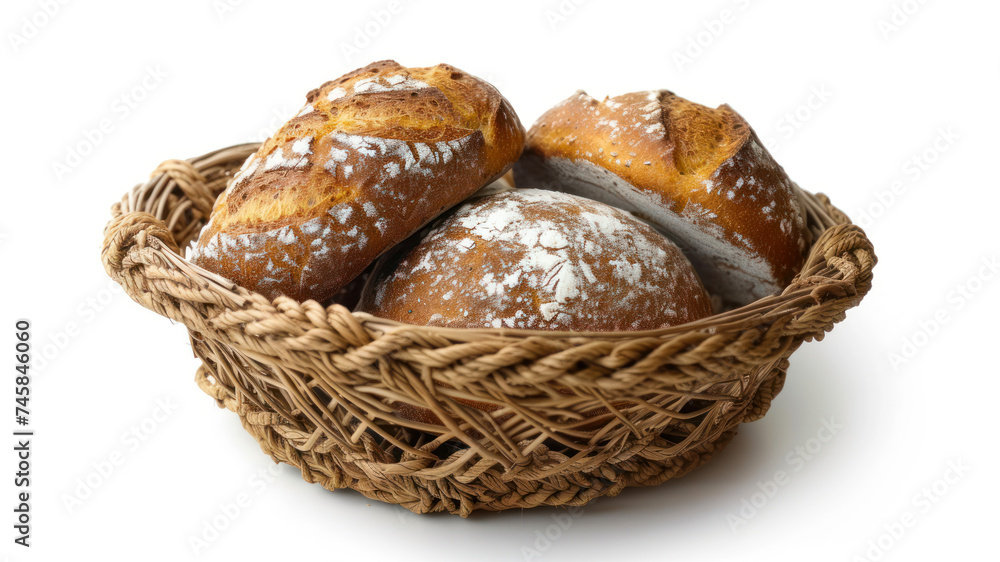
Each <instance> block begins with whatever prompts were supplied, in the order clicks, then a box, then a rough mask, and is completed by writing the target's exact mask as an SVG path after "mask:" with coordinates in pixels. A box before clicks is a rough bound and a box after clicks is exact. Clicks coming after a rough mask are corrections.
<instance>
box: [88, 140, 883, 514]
mask: <svg viewBox="0 0 1000 562" xmlns="http://www.w3.org/2000/svg"><path fill="white" fill-rule="evenodd" d="M257 147H258V145H257V144H245V145H240V146H234V147H230V148H226V149H223V150H219V151H217V152H212V153H210V154H206V155H205V156H201V157H198V158H193V159H191V160H188V161H182V160H170V161H167V162H164V163H163V164H161V165H160V167H159V168H157V170H156V171H155V172H154V173H153V175H152V178H151V179H150V180H149V181H148V182H146V183H144V184H141V185H139V186H137V187H136V188H135V189H133V190H132V191H131V192H129V193H128V194H127V195H126V196H125V197H124V198H123V199H122V201H121V203H117V204H115V205H114V206H113V207H112V216H113V218H112V220H111V221H110V222H109V223H108V225H107V227H106V229H105V241H104V247H103V252H102V259H103V262H104V267H105V269H106V270H107V272H108V274H109V275H110V276H111V277H112V278H114V279H115V280H116V281H117V282H118V283H120V284H121V285H122V287H124V289H125V291H126V292H128V294H129V295H130V296H131V297H132V298H133V299H134V300H135V301H136V302H138V303H139V304H141V305H143V306H145V307H146V308H148V309H150V310H153V311H154V312H157V313H158V314H160V315H162V316H166V317H167V318H170V319H172V320H176V321H178V322H181V323H183V324H184V325H185V326H187V327H188V332H189V334H190V339H191V344H192V346H193V348H194V352H195V354H196V355H197V356H198V357H199V358H200V359H201V360H202V363H203V364H202V366H201V367H200V368H199V369H198V372H197V374H196V377H195V378H196V381H197V383H198V385H199V386H200V387H201V389H202V390H204V391H205V392H206V393H207V394H208V395H209V396H211V397H213V398H214V399H215V400H216V402H217V403H218V404H219V406H222V407H225V408H228V409H229V410H232V411H233V412H236V414H237V415H238V416H239V418H240V421H241V422H242V423H243V427H244V428H246V430H247V431H249V432H250V433H251V434H252V435H253V436H254V437H255V438H256V439H257V441H258V442H259V443H260V446H261V448H262V449H263V450H264V452H266V453H267V454H269V455H271V457H272V458H273V459H274V460H275V461H276V462H284V463H288V464H290V465H292V466H295V467H298V468H299V469H301V471H302V476H303V478H305V479H306V480H307V481H309V482H319V483H320V484H322V485H323V487H325V488H328V489H331V490H334V489H337V488H353V489H354V490H357V491H359V492H361V493H362V494H364V495H365V496H368V497H369V498H373V499H377V500H380V501H384V502H391V503H396V504H400V505H402V506H404V507H406V508H407V509H410V510H412V511H414V512H417V513H429V512H439V511H447V512H450V513H457V514H460V515H462V516H467V515H469V514H470V513H472V512H473V511H474V510H492V511H499V510H504V509H511V508H523V507H533V506H539V505H576V506H578V505H583V504H585V503H587V502H589V501H591V500H593V499H594V498H597V497H599V496H612V495H615V494H617V493H619V492H620V491H621V490H622V489H623V488H625V487H626V486H645V485H654V484H659V483H661V482H664V481H665V480H667V479H669V478H672V477H677V476H680V475H682V474H684V473H686V472H687V471H689V470H691V469H692V468H695V467H697V466H698V465H700V464H702V463H703V462H705V461H706V460H708V459H709V458H710V457H711V456H712V454H713V453H715V451H717V450H718V449H720V448H721V447H722V446H723V445H725V444H726V442H728V441H729V440H730V439H731V438H732V437H733V435H734V434H735V433H736V427H737V426H738V425H739V424H740V423H741V422H749V421H754V420H757V419H760V418H761V417H762V416H763V415H764V413H765V412H766V411H767V409H768V407H769V406H770V404H771V400H772V399H773V398H774V396H775V395H776V394H777V393H778V391H780V390H781V386H782V383H783V382H784V379H785V370H786V369H787V368H788V357H789V356H790V355H791V354H792V352H793V351H795V350H796V349H797V348H798V347H799V345H801V344H802V342H804V341H808V340H811V339H822V337H823V335H824V333H825V332H826V331H828V330H830V329H831V328H832V327H833V325H834V324H835V323H836V322H838V321H840V320H842V319H843V318H844V316H845V311H846V310H847V309H849V308H851V307H853V306H855V305H857V304H858V303H859V302H860V301H861V299H862V298H863V297H864V295H865V294H866V293H867V292H868V290H869V289H870V288H871V280H872V267H873V266H874V265H875V262H876V258H875V254H874V253H873V250H872V245H871V242H870V241H869V240H868V238H867V237H866V236H865V234H864V232H863V231H862V230H861V229H860V228H858V227H856V226H854V225H852V224H850V221H849V219H848V218H847V217H846V216H845V215H844V214H843V213H842V212H840V211H839V210H837V209H836V208H835V207H833V205H831V204H830V202H829V200H828V199H827V198H826V197H824V196H823V195H812V194H810V193H807V192H804V191H803V192H802V193H801V196H802V201H803V202H804V204H805V206H806V208H807V210H808V221H809V228H810V231H811V232H812V234H813V238H814V243H813V245H812V248H811V251H810V253H809V257H808V261H807V262H806V264H805V266H804V267H803V269H802V272H801V273H800V274H799V275H798V276H797V277H796V278H795V280H794V281H793V282H792V284H791V285H790V286H789V287H788V288H787V289H785V291H784V292H783V293H782V294H781V295H780V296H775V297H768V298H765V299H761V300H759V301H757V302H754V303H752V304H749V305H747V306H744V307H742V308H738V309H735V310H731V311H728V312H724V313H721V314H716V315H714V316H712V317H709V318H706V319H703V320H700V321H698V322H694V323H690V324H686V325H683V326H677V327H672V328H668V329H662V330H657V331H651V332H632V333H586V334H584V333H557V332H537V331H523V330H506V329H476V330H457V329H445V328H430V327H425V326H411V325H405V324H399V323H396V322H392V321H388V320H383V319H379V318H375V317H372V316H369V315H366V314H360V313H351V312H350V311H348V310H347V309H345V308H343V307H341V306H339V305H334V306H330V307H328V308H324V307H323V306H321V305H320V304H318V303H316V302H314V301H306V302H297V301H294V300H291V299H287V298H284V297H281V298H278V299H275V300H274V301H273V302H271V301H268V300H267V299H265V298H264V297H262V296H261V295H258V294H256V293H252V292H249V291H247V290H245V289H243V288H241V287H238V286H236V285H234V284H233V283H231V282H230V281H228V280H226V279H224V278H222V277H219V276H218V275H215V274H212V273H210V272H207V271H205V270H203V269H201V268H199V267H197V266H194V265H192V264H191V263H189V262H187V261H186V260H185V259H184V258H183V257H182V256H181V255H180V253H179V252H178V247H184V246H185V245H187V244H188V243H189V242H190V241H191V239H192V238H194V237H195V236H197V234H198V232H199V230H200V228H201V226H202V225H203V223H204V221H205V220H206V219H207V217H208V215H209V213H210V211H211V209H212V204H213V202H214V201H215V197H216V196H217V195H218V194H219V193H220V192H221V191H222V190H223V189H225V187H226V185H227V182H228V181H229V180H230V179H231V177H232V175H233V173H234V172H235V171H236V170H237V169H238V168H239V167H240V166H241V165H242V164H243V161H244V160H245V159H246V158H247V157H248V156H249V155H250V154H252V153H253V152H255V151H256V149H257ZM469 401H479V402H489V403H494V404H499V405H501V406H502V408H501V409H498V410H496V411H494V412H492V413H487V412H485V411H482V410H480V409H476V408H472V407H470V406H467V405H466V404H467V403H468V402H469ZM392 402H403V403H405V404H410V405H413V406H419V407H425V408H429V409H430V410H431V411H433V412H434V413H435V414H436V415H437V416H438V417H439V418H440V419H441V420H442V421H443V424H444V425H442V426H438V425H426V424H421V423H418V422H412V421H407V420H405V419H400V418H398V417H396V416H395V415H394V414H393V412H394V409H393V408H391V407H390V406H388V404H390V403H392ZM616 406H617V407H616ZM602 408H603V409H602ZM595 411H596V412H599V413H598V414H597V415H594V412H595ZM601 412H603V413H601Z"/></svg>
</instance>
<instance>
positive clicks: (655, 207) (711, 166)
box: [514, 90, 809, 304]
mask: <svg viewBox="0 0 1000 562" xmlns="http://www.w3.org/2000/svg"><path fill="white" fill-rule="evenodd" d="M514 174H515V179H516V181H517V183H518V185H519V186H522V187H546V188H548V189H556V190H564V191H569V192H571V193H577V194H581V195H585V196H588V197H593V198H595V199H599V200H602V201H605V202H607V203H611V204H613V205H616V206H620V207H622V208H625V209H627V210H629V211H631V212H633V213H635V214H636V215H638V216H640V217H642V218H644V219H646V220H648V221H650V222H651V223H653V224H655V225H656V226H657V227H659V228H661V229H662V230H663V231H665V232H666V233H667V234H668V235H670V236H671V237H672V238H674V240H675V241H676V242H678V243H679V244H680V245H681V246H682V248H683V249H684V250H685V251H686V252H688V254H689V257H690V258H691V259H692V261H693V262H694V264H695V266H696V267H697V268H698V270H699V273H700V274H701V275H702V280H703V281H704V282H705V285H706V287H707V288H708V289H709V291H710V292H712V293H713V294H719V295H720V296H722V297H723V298H725V299H726V300H728V301H730V302H736V303H738V304H742V303H745V302H749V301H750V300H754V299H757V298H760V297H762V296H764V295H766V294H772V293H776V292H780V290H781V289H782V288H784V286H785V285H787V284H788V283H789V282H790V281H791V279H792V277H793V276H794V275H795V273H797V272H798V269H799V267H800V265H801V263H802V261H803V257H804V251H805V249H806V244H807V241H808V237H809V234H808V231H807V230H806V227H805V215H804V212H803V211H802V209H801V206H800V203H799V200H798V197H797V195H796V193H795V191H794V187H793V183H792V182H791V180H790V179H789V178H788V176H787V175H786V174H785V172H784V170H783V169H782V168H781V166H779V165H778V164H777V162H775V161H774V159H773V158H772V157H771V155H770V154H769V153H768V152H767V150H766V149H765V148H764V147H763V146H762V144H761V142H760V139H759V138H758V137H757V135H756V133H754V131H753V130H752V129H751V127H750V125H749V124H748V123H747V122H746V121H745V120H744V119H743V118H742V117H741V116H740V115H739V114H738V113H736V112H735V111H734V110H733V109H732V108H731V107H729V106H728V105H723V106H721V107H719V108H717V109H712V108H709V107H706V106H703V105H699V104H696V103H693V102H690V101H688V100H685V99H683V98H680V97H678V96H676V95H675V94H674V93H672V92H670V91H667V90H658V91H647V92H634V93H629V94H624V95H621V96H617V97H613V98H606V99H605V100H604V101H599V100H597V99H595V98H593V97H591V96H589V95H587V94H586V92H583V91H580V92H577V93H576V94H574V95H573V96H570V97H569V98H568V99H566V100H564V101H563V102H562V103H560V104H558V105H557V106H555V107H553V108H552V109H550V110H549V111H547V112H546V113H545V114H543V115H542V116H541V117H540V118H539V119H538V120H537V121H536V122H535V124H534V125H533V126H532V128H531V129H530V130H529V131H528V135H527V140H526V146H525V154H524V156H523V157H522V159H521V162H519V163H518V165H517V167H516V168H515V171H514Z"/></svg>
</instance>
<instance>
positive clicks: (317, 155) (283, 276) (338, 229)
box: [189, 61, 524, 301]
mask: <svg viewBox="0 0 1000 562" xmlns="http://www.w3.org/2000/svg"><path fill="white" fill-rule="evenodd" d="M306 102H307V103H306V105H305V107H303V109H302V110H301V111H300V112H299V113H298V115H296V116H295V117H293V118H292V119H291V120H289V121H288V122H287V123H285V124H284V125H283V126H282V127H281V128H280V129H279V130H278V131H277V132H276V133H275V134H274V135H273V136H272V137H271V138H269V139H268V140H267V141H266V142H265V143H264V144H263V145H262V146H261V147H260V149H259V150H258V151H257V153H256V154H254V155H252V156H251V157H250V158H248V159H247V161H246V162H245V163H244V165H243V167H242V168H241V169H240V171H239V172H238V173H237V174H236V176H235V177H234V178H233V181H232V183H231V184H230V185H229V187H228V188H227V189H226V191H225V192H224V193H223V194H222V195H221V196H220V197H219V199H218V200H217V201H216V204H215V208H214V209H213V211H212V215H211V218H210V220H209V222H208V224H207V225H206V226H205V228H204V229H203V230H202V233H201V235H200V237H199V240H198V241H197V243H196V244H194V245H193V247H192V248H191V250H190V253H189V257H190V258H191V259H192V261H194V262H195V263H197V264H199V265H201V266H202V267H205V268H206V269H209V270H212V271H215V272H216V273H219V274H221V275H223V276H225V277H228V278H229V279H231V280H232V281H234V282H236V283H237V284H239V285H241V286H243V287H246V288H248V289H251V290H254V291H258V292H260V293H262V294H264V295H265V296H267V297H269V298H273V297H276V296H278V295H281V294H283V295H286V296H289V297H292V298H295V299H298V300H304V299H307V298H311V299H315V300H318V301H322V300H323V299H326V298H328V297H330V296H332V295H333V294H334V293H336V291H337V290H338V289H339V288H341V287H342V286H344V285H345V284H347V283H348V282H349V281H350V280H351V279H353V278H354V277H355V276H357V275H358V274H359V273H361V271H363V270H364V268H365V267H366V266H367V265H368V264H369V263H371V262H372V261H374V259H375V258H376V257H378V255H379V254H381V253H382V252H383V251H384V250H385V249H386V248H388V247H390V246H392V245H394V244H395V243H397V242H400V241H402V240H403V239H405V238H406V237H407V236H409V235H410V234H411V233H413V232H414V231H416V230H417V229H419V228H420V227H421V226H422V225H423V224H425V223H426V222H427V221H429V220H430V219H432V218H433V217H435V216H436V215H438V214H440V213H441V212H442V211H444V210H445V209H448V208H449V207H452V206H454V205H455V204H457V203H459V202H460V201H462V200H463V199H465V198H466V197H467V196H468V195H470V194H471V193H473V192H475V191H476V190H477V189H479V188H480V187H481V186H483V185H485V184H487V183H489V182H490V181H492V180H493V179H494V178H496V177H498V176H500V175H502V174H503V173H504V172H506V171H507V169H508V168H509V167H510V166H511V164H512V163H513V162H514V160H516V159H517V157H518V156H519V155H520V153H521V149H522V146H523V140H524V129H523V127H522V126H521V123H520V121H519V120H518V118H517V115H516V114H515V113H514V110H513V108H511V106H510V104H509V103H508V102H507V100H506V99H504V98H503V96H501V95H500V93H499V92H497V90H496V89H495V88H493V87H492V86H491V85H490V84H488V83H486V82H484V81H483V80H480V79H478V78H476V77H474V76H471V75H469V74H467V73H465V72H462V71H461V70H458V69H457V68H455V67H452V66H449V65H444V64H440V65H437V66H434V67H429V68H404V67H402V66H400V65H399V64H397V63H396V62H394V61H381V62H377V63H373V64H371V65H368V66H366V67H364V68H360V69H358V70H355V71H353V72H351V73H348V74H346V75H344V76H342V77H340V78H338V79H336V80H333V81H330V82H327V83H325V84H323V85H322V86H320V87H319V88H317V89H315V90H312V91H311V92H309V94H308V95H307V96H306Z"/></svg>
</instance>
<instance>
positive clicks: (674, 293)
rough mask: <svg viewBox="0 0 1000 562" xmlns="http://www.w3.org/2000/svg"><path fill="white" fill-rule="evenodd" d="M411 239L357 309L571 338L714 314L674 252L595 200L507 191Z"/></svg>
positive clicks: (379, 272)
mask: <svg viewBox="0 0 1000 562" xmlns="http://www.w3.org/2000/svg"><path fill="white" fill-rule="evenodd" d="M416 238H417V239H416V240H414V241H411V242H410V243H409V244H406V245H403V246H401V247H400V248H398V249H397V250H394V251H393V252H390V253H387V254H386V255H385V256H383V257H382V258H381V259H380V260H379V261H378V262H377V263H376V266H375V270H374V272H373V273H372V277H371V279H370V280H369V282H368V284H367V285H366V286H365V289H364V291H363V293H362V297H361V303H360V304H359V305H358V310H359V311H362V312H367V313H370V314H373V315H375V316H379V317H382V318H388V319H392V320H397V321H400V322H406V323H410V324H423V325H433V326H446V327H453V328H481V327H493V328H514V329H528V330H570V331H625V330H648V329H655V328H661V327H665V326H671V325H676V324H682V323H684V322H689V321H692V320H696V319H698V318H702V317H705V316H708V315H710V314H711V313H712V309H711V304H710V301H709V298H708V295H707V294H706V293H705V290H704V288H703V287H702V285H701V282H700V281H699V280H698V276H697V275H696V273H695V271H694V269H693V268H692V267H691V264H690V263H689V262H688V260H687V259H686V258H685V257H684V255H683V254H681V252H680V250H679V249H678V248H677V246H676V245H674V244H673V243H671V242H670V241H669V240H668V239H666V238H665V237H663V236H662V235H660V234H659V233H657V232H656V231H655V230H654V229H653V228H651V227H650V226H648V225H646V224H644V223H643V222H641V221H639V220H638V219H636V218H635V217H633V216H632V215H630V214H628V213H626V212H624V211H621V210H619V209H616V208H614V207H611V206H608V205H605V204H603V203H600V202H597V201H592V200H588V199H584V198H581V197H576V196H573V195H568V194H564V193H556V192H552V191H543V190H537V189H518V190H513V191H505V192H502V193H497V194H493V195H487V196H484V197H477V198H474V199H472V200H470V201H469V202H466V203H465V204H464V205H462V206H461V207H459V208H458V209H457V210H455V211H454V212H453V213H450V214H448V215H447V216H445V217H443V218H442V219H441V220H439V221H438V222H437V223H435V224H434V226H433V227H432V228H430V229H429V230H428V232H426V234H425V235H424V236H423V238H422V240H419V237H416ZM418 241H419V243H418V244H417V243H416V242H418Z"/></svg>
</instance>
